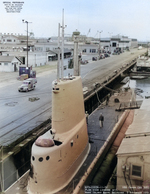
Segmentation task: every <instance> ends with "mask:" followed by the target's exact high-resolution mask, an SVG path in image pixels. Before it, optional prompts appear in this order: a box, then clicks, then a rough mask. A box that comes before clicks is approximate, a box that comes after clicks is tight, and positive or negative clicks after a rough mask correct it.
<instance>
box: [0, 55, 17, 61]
mask: <svg viewBox="0 0 150 194" xmlns="http://www.w3.org/2000/svg"><path fill="white" fill-rule="evenodd" d="M13 59H14V56H0V62H12V60H13Z"/></svg>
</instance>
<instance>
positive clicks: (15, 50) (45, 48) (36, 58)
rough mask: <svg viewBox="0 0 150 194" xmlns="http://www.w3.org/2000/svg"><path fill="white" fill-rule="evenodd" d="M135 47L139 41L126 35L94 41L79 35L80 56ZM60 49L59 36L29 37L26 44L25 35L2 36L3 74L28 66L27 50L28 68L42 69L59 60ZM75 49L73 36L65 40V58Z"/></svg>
mask: <svg viewBox="0 0 150 194" xmlns="http://www.w3.org/2000/svg"><path fill="white" fill-rule="evenodd" d="M60 41H61V40H60ZM27 47H28V48H27ZM135 47H138V41H137V39H131V38H128V37H127V36H112V37H110V38H101V39H95V38H90V37H88V38H87V37H86V36H83V35H80V36H79V49H78V53H79V54H81V55H82V54H86V55H89V54H93V55H94V54H98V53H99V51H101V50H105V51H110V52H111V53H112V52H113V51H114V50H115V49H116V48H120V49H121V50H125V49H127V48H128V49H130V48H135ZM57 48H58V43H57V37H51V38H34V37H33V36H29V37H28V42H27V37H26V36H25V35H20V34H6V33H4V34H2V33H0V54H1V56H5V57H2V58H1V59H0V71H7V72H10V71H17V70H18V67H19V65H26V63H27V62H26V61H27V49H28V60H29V66H32V67H36V66H42V65H45V64H47V63H48V62H49V61H55V60H57V58H58V49H57ZM73 49H74V37H73V35H72V36H71V37H65V41H64V58H67V57H70V56H72V55H73ZM10 56H11V58H10Z"/></svg>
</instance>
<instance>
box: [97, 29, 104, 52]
mask: <svg viewBox="0 0 150 194" xmlns="http://www.w3.org/2000/svg"><path fill="white" fill-rule="evenodd" d="M97 32H99V31H97ZM102 32H103V31H100V32H99V55H100V43H101V33H102Z"/></svg>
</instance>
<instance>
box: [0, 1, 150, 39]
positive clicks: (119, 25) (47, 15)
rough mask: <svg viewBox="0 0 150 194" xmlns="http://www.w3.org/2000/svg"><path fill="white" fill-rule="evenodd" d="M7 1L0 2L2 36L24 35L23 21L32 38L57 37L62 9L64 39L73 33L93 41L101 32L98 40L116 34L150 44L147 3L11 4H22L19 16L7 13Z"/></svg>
mask: <svg viewBox="0 0 150 194" xmlns="http://www.w3.org/2000/svg"><path fill="white" fill-rule="evenodd" d="M8 1H9V2H13V1H12V0H6V1H5V0H4V1H2V0H0V4H1V5H0V15H1V17H0V32H2V33H22V34H25V33H26V24H23V23H22V19H25V20H27V21H28V22H32V23H30V24H29V31H31V32H33V33H34V35H35V37H51V36H57V35H58V23H62V10H63V9H64V18H65V25H67V27H66V28H65V34H66V35H71V34H72V32H73V31H75V30H76V29H77V30H79V31H80V33H81V34H82V35H88V36H92V37H96V38H99V34H100V33H97V32H98V31H103V32H102V33H101V35H100V37H101V38H105V37H109V36H110V34H111V35H118V34H120V35H125V36H128V37H130V38H137V39H138V40H145V41H150V0H23V1H22V0H20V1H15V0H14V1H15V2H24V4H23V7H22V10H21V12H20V13H7V12H6V9H5V5H4V2H8ZM89 29H90V32H89ZM88 32H89V33H88ZM108 32H109V33H108Z"/></svg>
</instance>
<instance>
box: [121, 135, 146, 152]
mask: <svg viewBox="0 0 150 194" xmlns="http://www.w3.org/2000/svg"><path fill="white" fill-rule="evenodd" d="M148 152H149V153H150V136H141V137H133V138H124V139H123V141H122V142H121V145H120V147H119V149H118V151H117V155H120V154H121V155H130V154H131V155H133V154H137V153H138V154H139V153H142V154H144V153H148Z"/></svg>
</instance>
